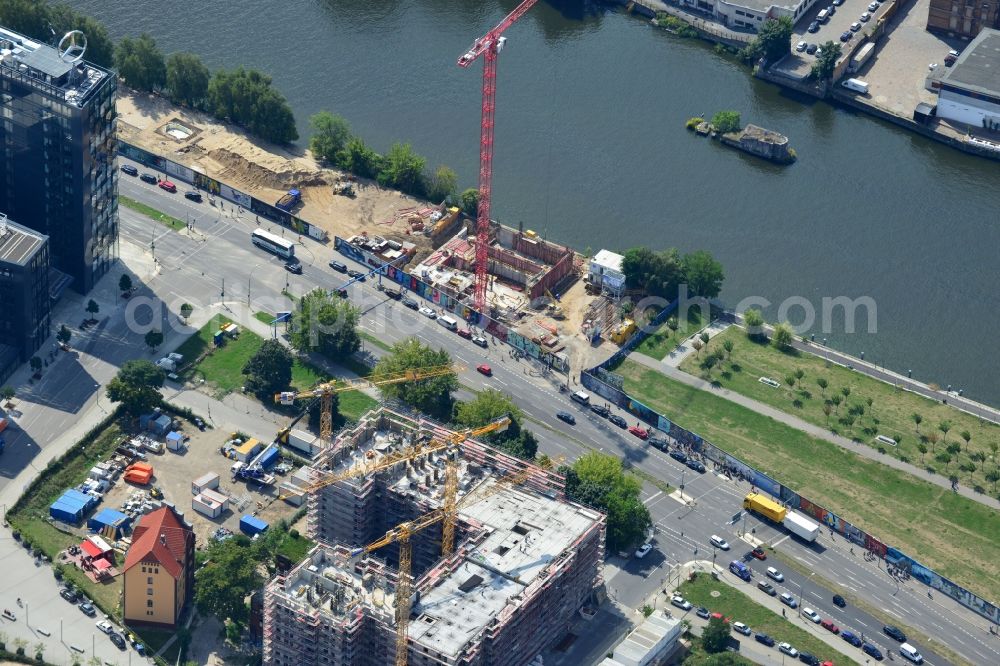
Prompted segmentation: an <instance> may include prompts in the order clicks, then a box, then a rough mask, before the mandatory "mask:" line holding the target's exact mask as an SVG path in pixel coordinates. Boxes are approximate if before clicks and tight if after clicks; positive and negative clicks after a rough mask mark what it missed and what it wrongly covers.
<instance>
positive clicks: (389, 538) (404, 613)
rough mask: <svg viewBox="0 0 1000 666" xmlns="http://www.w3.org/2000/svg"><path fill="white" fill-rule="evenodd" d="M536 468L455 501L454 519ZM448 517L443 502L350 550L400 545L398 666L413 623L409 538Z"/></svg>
mask: <svg viewBox="0 0 1000 666" xmlns="http://www.w3.org/2000/svg"><path fill="white" fill-rule="evenodd" d="M533 471H534V468H532V467H526V468H524V469H522V470H520V471H518V472H516V473H514V474H511V475H509V476H505V477H503V478H501V479H498V480H497V481H496V482H495V483H492V484H490V485H480V486H479V487H478V488H476V490H474V491H472V492H470V493H468V494H467V495H465V496H464V497H463V498H462V499H461V500H459V501H457V502H453V503H452V505H451V511H450V514H451V516H452V519H454V515H455V513H456V512H458V511H459V510H460V509H462V508H463V507H466V506H470V505H472V504H475V503H476V502H481V501H482V500H484V499H486V498H487V497H490V496H491V495H495V494H496V493H498V492H500V491H502V490H504V489H505V488H509V487H511V486H515V485H518V484H520V483H521V482H523V481H524V480H525V479H527V478H528V477H529V476H531V474H532V472H533ZM448 516H449V511H448V510H447V509H446V508H445V506H444V505H442V506H441V507H440V508H437V509H434V510H433V511H429V512H428V513H425V514H424V515H423V516H420V517H419V518H417V519H415V520H411V521H409V522H406V523H402V524H401V525H397V526H396V527H394V528H393V529H391V530H389V531H388V532H386V533H385V536H383V537H382V538H381V539H379V540H378V541H375V542H373V543H370V544H368V545H367V546H364V547H362V548H355V549H353V550H352V551H351V556H352V557H358V556H360V555H366V554H368V553H371V552H372V551H375V550H378V549H379V548H382V547H383V546H388V545H389V544H391V543H398V544H399V577H398V578H397V581H396V666H406V664H407V658H408V654H407V652H408V649H407V645H408V640H407V636H408V634H407V631H408V628H409V624H410V609H411V608H410V607H411V598H412V596H413V575H412V570H411V562H412V555H413V550H412V545H411V542H410V539H411V537H412V536H413V535H414V534H416V533H417V532H420V531H421V530H425V529H427V528H428V527H430V526H432V525H436V524H437V523H440V522H442V521H444V520H446V518H447V517H448Z"/></svg>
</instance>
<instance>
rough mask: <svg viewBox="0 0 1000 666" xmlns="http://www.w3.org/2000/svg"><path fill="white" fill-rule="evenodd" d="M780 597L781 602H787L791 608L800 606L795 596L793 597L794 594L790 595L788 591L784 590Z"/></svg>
mask: <svg viewBox="0 0 1000 666" xmlns="http://www.w3.org/2000/svg"><path fill="white" fill-rule="evenodd" d="M778 599H780V600H781V603H783V604H785V605H786V606H788V607H789V608H798V607H799V602H797V601H796V600H795V597H793V596H792V595H790V594H789V593H788V592H782V593H781V596H780V597H778Z"/></svg>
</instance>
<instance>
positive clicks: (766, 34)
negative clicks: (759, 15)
mask: <svg viewBox="0 0 1000 666" xmlns="http://www.w3.org/2000/svg"><path fill="white" fill-rule="evenodd" d="M792 32H793V26H792V20H791V18H790V17H788V16H782V17H781V18H779V19H777V20H774V19H768V20H766V21H764V23H763V25H761V26H760V29H759V30H758V31H757V37H756V38H754V40H753V41H752V42H751V43H750V45H749V47H748V49H747V50H748V54H749V55H751V56H752V57H753V58H755V59H756V58H766V59H767V61H768V63H772V64H773V63H776V62H778V61H779V60H781V59H782V58H783V57H785V56H786V55H788V54H789V53H791V51H792Z"/></svg>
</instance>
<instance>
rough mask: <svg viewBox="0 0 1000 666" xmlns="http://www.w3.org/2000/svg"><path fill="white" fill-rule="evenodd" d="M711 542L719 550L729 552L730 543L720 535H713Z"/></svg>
mask: <svg viewBox="0 0 1000 666" xmlns="http://www.w3.org/2000/svg"><path fill="white" fill-rule="evenodd" d="M710 541H711V542H712V545H713V546H715V547H716V548H718V549H719V550H729V542H728V541H726V540H725V539H723V538H722V537H720V536H718V535H715V534H713V535H712V538H711V539H710Z"/></svg>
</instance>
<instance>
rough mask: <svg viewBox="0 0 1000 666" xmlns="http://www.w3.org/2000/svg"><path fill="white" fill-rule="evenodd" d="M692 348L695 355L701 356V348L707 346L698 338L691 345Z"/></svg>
mask: <svg viewBox="0 0 1000 666" xmlns="http://www.w3.org/2000/svg"><path fill="white" fill-rule="evenodd" d="M691 346H692V347H693V348H694V353H695V354H701V348H702V347H704V346H705V344H704V343H703V342H702V341H701V340H700V339H697V338H696V339H695V340H694V341H693V342H692V343H691Z"/></svg>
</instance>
